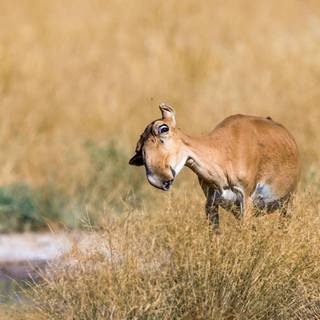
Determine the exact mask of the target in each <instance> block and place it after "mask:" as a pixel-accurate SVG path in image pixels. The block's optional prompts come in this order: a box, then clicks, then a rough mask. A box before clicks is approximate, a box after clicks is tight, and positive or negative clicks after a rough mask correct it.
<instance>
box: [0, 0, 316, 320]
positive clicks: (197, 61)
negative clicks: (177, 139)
mask: <svg viewBox="0 0 320 320" xmlns="http://www.w3.org/2000/svg"><path fill="white" fill-rule="evenodd" d="M319 88H320V2H319V1H317V0H303V1H302V0H282V1H277V0H269V1H255V0H238V1H234V0H214V1H194V0H185V1H178V0H170V1H156V0H135V1H122V0H108V1H102V0H92V1H84V0H68V1H62V0H55V1H43V0H2V1H1V2H0V302H2V301H3V299H4V300H6V299H7V298H3V295H4V296H8V292H11V291H12V286H13V287H14V288H15V289H16V287H17V286H16V283H15V284H14V285H13V284H12V282H11V279H12V278H16V279H24V278H25V277H26V276H27V273H29V272H30V261H38V262H39V261H40V262H43V261H46V260H50V259H51V258H52V257H53V256H54V255H56V254H57V253H58V251H59V250H60V251H62V252H65V251H67V250H70V248H72V241H75V242H77V241H78V240H79V238H77V237H78V236H76V237H75V238H74V239H73V240H72V239H71V240H70V236H66V232H64V231H66V230H68V231H69V230H76V231H74V232H76V233H77V234H78V233H80V231H79V230H88V229H89V230H92V229H93V230H99V228H103V227H102V226H103V224H104V223H105V221H106V220H109V219H111V220H112V219H114V218H115V217H119V216H125V215H128V214H130V213H132V212H133V213H137V214H138V213H141V212H147V213H148V212H151V213H154V216H155V217H156V216H157V215H158V216H159V217H162V216H161V214H163V213H164V211H165V210H168V211H166V212H167V216H170V215H172V216H173V218H172V219H173V220H172V221H173V222H172V225H173V226H179V225H180V221H181V216H182V215H184V214H185V213H187V212H189V211H190V210H191V211H192V210H193V211H192V216H194V213H195V212H199V216H200V215H201V217H204V215H203V207H202V206H203V200H204V199H203V197H202V195H201V190H200V188H199V186H198V182H197V179H196V177H195V176H194V175H193V174H192V173H191V172H190V171H189V170H184V171H183V172H182V173H181V174H180V175H179V177H178V179H177V181H176V182H175V186H174V187H173V190H172V191H171V192H170V193H164V192H161V191H159V190H156V189H154V188H152V187H151V186H150V185H149V184H148V182H147V181H146V179H145V174H144V170H143V168H135V167H129V165H128V160H129V159H130V157H131V156H132V154H133V152H134V149H135V144H136V142H137V139H138V138H139V135H140V134H141V133H142V131H143V130H144V128H145V126H146V125H147V124H148V123H149V122H150V121H152V120H155V119H157V118H159V117H160V112H159V109H158V105H159V103H161V102H166V103H167V104H170V105H172V106H173V107H174V108H175V109H176V114H177V123H178V126H179V127H180V128H181V129H183V130H184V131H185V132H186V133H189V134H193V135H201V134H205V133H207V132H209V131H210V130H211V129H212V128H213V127H214V126H215V125H216V124H217V123H218V122H220V121H221V120H223V119H224V118H225V117H226V116H229V115H231V114H235V113H243V114H253V115H260V116H264V117H266V116H271V117H272V118H273V119H274V120H276V121H278V122H281V123H282V124H284V125H285V126H286V127H287V128H288V129H289V130H290V131H291V132H292V133H293V135H294V136H295V138H296V140H297V142H298V145H299V149H300V151H301V157H302V164H303V172H302V178H301V183H300V186H299V190H302V191H303V192H302V193H301V194H302V195H303V197H304V195H306V194H307V193H304V192H305V190H309V191H308V192H309V193H310V197H312V199H313V200H312V202H310V201H309V202H308V201H307V200H306V202H302V205H301V206H300V207H299V208H300V209H299V210H300V211H303V212H305V211H306V210H305V209H304V205H305V204H307V203H309V206H311V207H312V208H313V209H312V210H313V211H312V210H311V209H310V208H309V207H308V208H309V209H307V210H309V211H312V212H313V213H314V216H315V215H316V214H317V213H318V211H317V210H318V209H317V206H318V205H319V203H320V200H319V199H320V197H319V188H320V170H319V161H320V148H319V145H320V135H319V123H320V90H319ZM310 190H311V191H310ZM191 194H192V197H189V196H190V195H191ZM197 195H198V196H197ZM303 197H302V198H301V199H304V198H303ZM171 199H175V201H172V202H174V203H175V207H170V204H171ZM179 199H182V200H181V201H180V202H179ZM164 204H165V205H164ZM170 208H171V209H170ZM175 208H177V210H176V209H175ZM179 208H180V209H179ZM170 210H171V211H170ZM188 210H189V211H188ZM309 211H308V212H309ZM172 212H176V214H175V213H172ZM189 216H191V213H190V215H189ZM189 216H187V217H189ZM314 216H312V217H314ZM174 217H176V218H174ZM174 219H175V220H174ZM188 219H189V220H190V218H188ZM203 219H205V218H203ZM160 220H161V219H160V218H159V219H158V220H157V218H155V219H154V220H151V222H150V224H149V225H148V224H147V223H146V222H144V223H145V224H141V223H140V221H139V220H137V221H136V222H134V223H133V226H134V227H135V226H137V230H138V231H137V234H143V233H141V232H142V231H141V230H142V229H143V228H145V229H146V231H145V233H146V234H148V232H150V239H151V238H152V237H151V235H153V232H154V231H152V230H153V229H152V228H153V227H154V226H153V224H157V223H160V222H159V221H160ZM189 220H186V224H187V227H186V228H189V225H190V224H191V225H192V224H194V226H197V223H196V222H195V221H193V220H190V221H193V222H191V223H189V222H188V221H189ZM152 221H158V222H152ZM170 221H171V220H170ZM303 221H304V222H305V223H307V222H308V221H311V222H310V223H313V220H310V219H309V218H308V217H306V218H305V219H304V220H303ZM178 222H179V223H178ZM166 223H167V222H166V220H165V221H164V222H163V224H166ZM203 223H205V222H203ZM302 225H303V224H302ZM139 228H141V230H140V231H139ZM148 228H149V229H150V230H151V231H148V230H149V229H148ZM162 228H164V226H162ZM201 228H202V227H201ZM233 228H234V226H233V225H231V227H230V228H229V229H226V230H230V231H228V232H229V234H230V235H232V234H234V232H233V231H234V229H233ZM297 228H300V225H298V227H297ZM176 229H177V230H179V229H178V227H177V228H176ZM269 229H273V227H270V228H269ZM269 229H268V228H267V229H266V230H269ZM314 229H315V230H314V234H318V227H316V224H315V225H314ZM161 230H162V229H161ZM164 230H165V231H163V234H164V235H167V234H168V235H170V232H167V229H165V228H164ZM173 230H175V229H174V228H173ZM186 230H187V229H186ZM188 230H189V229H188ZM201 230H202V229H201ZM309 230H311V228H310V229H309ZM61 231H63V232H61ZM107 231H108V229H107ZM33 232H37V233H36V236H34V234H33ZM17 233H18V234H17ZM60 234H63V236H61V235H60ZM118 234H119V235H122V234H123V230H122V229H120V231H119V232H118ZM159 234H160V235H161V232H159ZM296 234H297V232H296V231H294V232H292V233H290V235H292V243H297V241H296V238H295V237H296ZM193 235H196V236H195V237H194V239H197V237H198V236H199V234H198V233H197V232H194V233H193ZM143 237H144V236H142V238H143ZM160 238H161V237H160ZM178 238H179V241H177V242H173V243H174V244H175V245H174V246H173V247H174V248H176V244H180V243H182V244H183V243H185V247H183V246H182V250H181V252H188V250H185V249H186V248H190V245H189V242H188V241H189V240H188V241H187V240H186V241H185V242H181V240H180V239H181V238H180V236H179V237H178ZM267 238H268V237H266V239H267ZM152 239H153V238H152ZM188 239H189V238H188ZM230 239H231V240H232V237H231V236H230ZM303 239H304V238H303ZM312 239H317V238H316V236H314V237H313V238H312ZM152 241H153V240H152ZM312 241H313V242H314V243H316V246H318V242H317V241H316V240H312ZM312 241H311V240H309V242H310V243H311V242H312ZM137 242H138V243H139V245H140V246H141V243H142V241H141V239H139V241H137ZM160 242H161V241H160ZM167 242H168V241H167ZM280 242H281V241H277V240H276V241H275V243H280ZM300 242H301V243H303V241H300ZM164 243H166V242H164ZM98 244H100V240H99V241H98ZM130 244H131V242H130ZM160 247H161V246H160ZM147 248H149V243H148V244H147ZM230 248H233V246H231V247H230ZM288 248H289V249H290V248H292V251H295V247H294V246H291V245H288ZM288 248H287V249H288ZM287 249H286V250H287ZM289 249H288V250H289ZM239 250H242V249H239ZM198 251H199V256H200V257H201V254H202V252H203V250H202V249H199V250H198ZM302 251H303V250H302ZM146 252H148V251H147V250H145V251H143V250H142V255H144V254H145V253H146ZM241 252H242V251H241ZM274 252H278V249H274ZM285 252H287V251H285ZM235 256H238V252H235ZM270 256H274V254H271V255H270ZM292 256H294V255H292ZM188 259H189V258H188ZM188 259H187V260H186V261H189V260H188ZM196 261H198V258H197V259H196ZM218 261H219V259H218ZM312 261H316V260H312ZM21 263H22V264H21ZM23 263H25V264H23ZM17 265H18V267H17ZM314 265H316V263H315V264H314ZM272 268H273V267H272ZM129 269H130V268H129ZM129 269H128V270H129ZM130 270H131V269H130ZM204 270H206V269H205V268H204ZM227 270H228V269H227ZM244 270H247V266H246V265H245V266H244ZM283 270H284V272H286V270H287V269H286V268H283ZM227 274H229V271H227ZM286 274H290V273H289V272H286ZM126 278H127V276H126ZM8 279H9V280H8ZM93 279H99V278H96V277H95V276H94V277H93V278H92V279H91V278H90V281H89V282H88V283H89V284H88V288H90V286H91V285H92V283H94V280H93ZM188 279H189V277H188ZM309 280H310V283H313V284H314V283H315V281H314V279H313V278H312V277H310V279H309ZM309 280H308V281H309ZM165 281H167V280H165ZM268 282H270V281H269V280H268ZM285 282H286V281H285ZM57 283H59V281H57ZM231 283H233V282H232V281H231ZM270 283H272V281H271V282H270ZM208 285H209V287H212V286H211V285H210V283H209V284H208ZM134 286H136V283H134ZM66 288H68V286H67V287H66ZM70 288H71V289H70V290H71V292H73V289H72V288H73V287H72V286H71V287H70ZM193 288H194V287H193V286H192V290H193ZM59 290H60V289H59ZM59 290H58V293H59V294H60V291H59ZM80 291H81V294H82V293H83V292H89V291H90V290H87V289H85V290H82V289H81V290H80ZM187 291H188V290H186V292H187ZM257 292H259V290H258V291H257ZM270 292H271V291H270ZM284 292H286V290H284ZM297 292H298V291H297ZM81 294H79V296H80V297H81ZM130 294H131V293H130ZM201 294H202V293H201ZM201 294H200V296H201ZM298 294H299V292H298ZM273 295H274V294H273V293H272V294H268V295H266V297H267V296H273ZM101 296H102V297H104V291H103V292H102V294H101ZM120 296H121V297H122V296H123V297H125V295H123V294H122V293H121V294H120ZM178 296H180V294H179V295H178ZM275 297H277V296H275ZM288 297H289V296H288ZM289 298H290V297H289ZM289 298H288V299H289ZM14 299H16V300H19V299H20V298H19V295H16V294H15V298H14ZM60 299H61V298H60ZM259 299H260V298H259ZM39 300H40V301H49V304H50V303H51V302H50V301H51V300H50V299H46V298H43V297H42V296H40V298H39ZM80 300H81V301H87V299H82V298H81V299H80ZM124 300H126V299H124ZM275 300H277V298H275ZM137 301H141V299H140V296H138V300H137ZM279 301H280V300H279ZM62 303H63V304H64V303H65V302H64V300H63V302H62ZM103 303H104V300H103ZM125 303H126V301H125ZM139 303H140V302H139ZM267 303H269V302H267ZM187 305H189V303H187ZM80 309H81V308H78V307H77V306H76V307H75V310H80ZM0 314H1V310H0ZM0 317H1V318H4V319H5V318H8V316H7V315H6V316H3V315H2V314H1V315H0ZM89 318H90V317H89Z"/></svg>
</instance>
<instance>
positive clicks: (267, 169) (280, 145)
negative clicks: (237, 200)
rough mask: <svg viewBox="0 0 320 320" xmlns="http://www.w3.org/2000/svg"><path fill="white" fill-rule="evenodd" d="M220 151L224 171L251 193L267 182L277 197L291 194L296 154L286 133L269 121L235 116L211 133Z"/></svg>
mask: <svg viewBox="0 0 320 320" xmlns="http://www.w3.org/2000/svg"><path fill="white" fill-rule="evenodd" d="M212 136H213V137H214V139H213V140H215V141H216V142H215V143H219V145H220V146H221V147H222V148H223V149H224V154H225V155H226V158H225V159H224V161H225V163H226V166H227V170H228V171H229V174H230V175H231V177H233V179H235V180H237V182H239V183H240V184H241V185H243V186H244V187H245V189H246V191H247V193H248V194H251V193H252V192H253V190H254V189H255V187H256V185H257V183H267V184H269V185H271V186H272V188H273V190H274V191H275V192H276V193H277V195H278V196H279V197H283V196H285V195H286V194H288V193H289V192H292V191H293V190H294V188H295V187H296V184H297V181H298V177H299V173H300V163H299V152H298V148H297V144H296V142H295V140H294V138H293V136H292V135H291V134H290V132H289V131H288V130H287V129H286V128H285V127H284V126H283V125H281V124H279V123H277V122H275V121H273V120H272V119H271V118H269V117H268V118H262V117H254V116H245V115H235V116H231V117H228V118H226V119H225V120H224V121H222V122H221V123H220V124H219V125H218V126H217V127H216V128H215V129H214V130H213V132H212Z"/></svg>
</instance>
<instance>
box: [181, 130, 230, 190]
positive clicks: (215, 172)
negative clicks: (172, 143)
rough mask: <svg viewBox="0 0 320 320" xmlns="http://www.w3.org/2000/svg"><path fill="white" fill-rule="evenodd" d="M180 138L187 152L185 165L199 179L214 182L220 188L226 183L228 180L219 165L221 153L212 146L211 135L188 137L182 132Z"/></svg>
mask: <svg viewBox="0 0 320 320" xmlns="http://www.w3.org/2000/svg"><path fill="white" fill-rule="evenodd" d="M181 138H182V142H183V144H184V146H185V150H186V153H187V154H188V160H187V162H186V166H187V167H189V168H190V169H191V170H192V171H193V172H194V173H195V174H197V176H198V177H199V178H200V179H202V180H204V181H207V182H208V183H212V184H215V185H217V186H218V187H221V188H222V187H223V186H225V185H228V183H229V182H228V178H227V176H226V174H225V170H224V169H223V168H222V166H221V165H220V163H221V159H222V154H221V152H220V151H219V149H218V148H217V147H216V146H214V143H213V141H212V139H211V137H210V136H204V137H199V138H198V137H190V136H188V135H186V134H183V133H182V134H181Z"/></svg>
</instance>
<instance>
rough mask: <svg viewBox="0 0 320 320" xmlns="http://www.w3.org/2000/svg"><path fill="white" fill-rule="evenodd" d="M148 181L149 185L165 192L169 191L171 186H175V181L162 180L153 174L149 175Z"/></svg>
mask: <svg viewBox="0 0 320 320" xmlns="http://www.w3.org/2000/svg"><path fill="white" fill-rule="evenodd" d="M147 179H148V181H149V183H150V184H151V185H152V186H153V187H155V188H158V189H161V190H163V191H168V190H170V187H171V185H172V184H173V181H174V179H172V180H161V179H159V178H158V177H156V176H153V175H151V174H147Z"/></svg>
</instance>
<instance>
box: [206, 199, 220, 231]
mask: <svg viewBox="0 0 320 320" xmlns="http://www.w3.org/2000/svg"><path fill="white" fill-rule="evenodd" d="M206 214H207V218H208V219H209V221H210V222H211V223H212V225H213V227H214V228H218V227H219V205H218V204H216V203H214V199H212V198H211V197H209V198H208V199H207V203H206Z"/></svg>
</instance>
